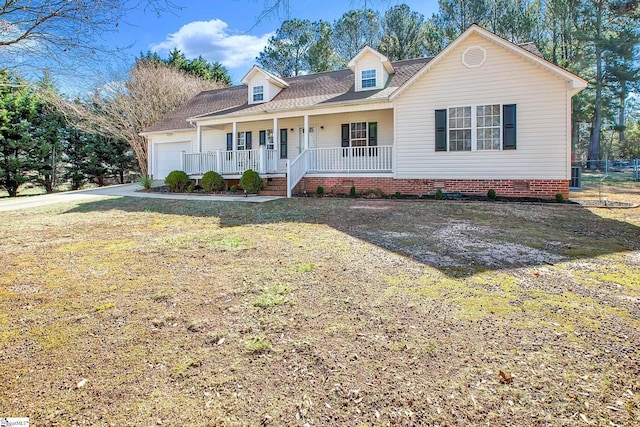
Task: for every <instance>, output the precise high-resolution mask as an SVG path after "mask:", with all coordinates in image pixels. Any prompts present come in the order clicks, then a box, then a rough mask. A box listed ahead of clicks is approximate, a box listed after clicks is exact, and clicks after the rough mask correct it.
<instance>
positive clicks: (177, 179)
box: [164, 171, 191, 193]
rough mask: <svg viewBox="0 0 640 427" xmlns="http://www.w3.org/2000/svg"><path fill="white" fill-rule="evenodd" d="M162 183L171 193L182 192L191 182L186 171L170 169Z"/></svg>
mask: <svg viewBox="0 0 640 427" xmlns="http://www.w3.org/2000/svg"><path fill="white" fill-rule="evenodd" d="M164 184H165V185H166V186H167V188H168V189H169V191H171V192H172V193H184V192H185V191H186V190H187V187H189V184H191V180H190V179H189V175H187V173H186V172H183V171H172V172H170V173H169V175H167V177H166V178H165V179H164Z"/></svg>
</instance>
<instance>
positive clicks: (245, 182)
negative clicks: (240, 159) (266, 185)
mask: <svg viewBox="0 0 640 427" xmlns="http://www.w3.org/2000/svg"><path fill="white" fill-rule="evenodd" d="M262 185H263V183H262V178H260V175H258V172H256V171H254V170H251V169H247V170H246V171H244V173H243V174H242V177H241V178H240V187H242V188H243V189H244V190H245V191H246V192H247V193H249V194H257V193H258V191H260V190H262Z"/></svg>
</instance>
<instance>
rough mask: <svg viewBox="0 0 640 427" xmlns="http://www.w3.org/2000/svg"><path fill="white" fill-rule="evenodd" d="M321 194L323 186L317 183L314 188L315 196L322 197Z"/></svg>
mask: <svg viewBox="0 0 640 427" xmlns="http://www.w3.org/2000/svg"><path fill="white" fill-rule="evenodd" d="M323 194H324V187H323V186H321V185H318V188H316V196H318V197H322V195H323Z"/></svg>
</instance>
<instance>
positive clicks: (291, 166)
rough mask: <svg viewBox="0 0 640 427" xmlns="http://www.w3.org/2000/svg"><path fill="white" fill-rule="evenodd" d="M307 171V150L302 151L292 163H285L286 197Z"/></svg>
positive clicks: (289, 195)
mask: <svg viewBox="0 0 640 427" xmlns="http://www.w3.org/2000/svg"><path fill="white" fill-rule="evenodd" d="M308 171H309V150H304V151H303V152H302V153H300V154H299V155H298V157H296V158H295V159H293V160H292V161H290V162H289V161H288V162H287V197H291V192H292V191H293V189H294V188H295V186H296V185H297V184H298V183H299V182H300V180H301V179H302V177H303V176H305V174H306V173H307V172H308Z"/></svg>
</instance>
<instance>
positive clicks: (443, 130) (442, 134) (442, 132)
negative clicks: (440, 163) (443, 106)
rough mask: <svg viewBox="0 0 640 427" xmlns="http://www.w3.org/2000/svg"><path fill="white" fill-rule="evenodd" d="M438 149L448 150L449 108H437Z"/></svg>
mask: <svg viewBox="0 0 640 427" xmlns="http://www.w3.org/2000/svg"><path fill="white" fill-rule="evenodd" d="M436 151H447V110H436Z"/></svg>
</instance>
